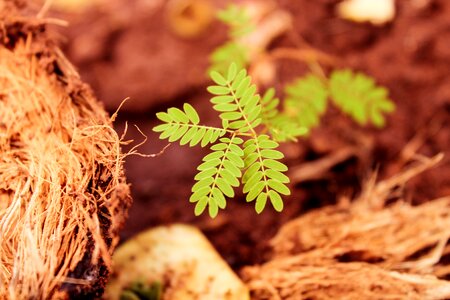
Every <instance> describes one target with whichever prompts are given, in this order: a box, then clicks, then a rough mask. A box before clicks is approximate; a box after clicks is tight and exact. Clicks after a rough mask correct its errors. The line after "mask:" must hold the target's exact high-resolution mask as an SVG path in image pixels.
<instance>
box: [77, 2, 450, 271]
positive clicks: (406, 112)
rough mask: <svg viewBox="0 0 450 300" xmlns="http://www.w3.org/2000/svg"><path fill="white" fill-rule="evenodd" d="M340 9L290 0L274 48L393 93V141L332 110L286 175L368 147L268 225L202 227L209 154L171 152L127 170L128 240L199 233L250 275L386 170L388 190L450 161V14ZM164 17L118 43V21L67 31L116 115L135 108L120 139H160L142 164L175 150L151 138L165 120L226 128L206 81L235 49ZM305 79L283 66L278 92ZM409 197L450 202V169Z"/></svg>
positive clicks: (142, 19)
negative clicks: (416, 157) (190, 115)
mask: <svg viewBox="0 0 450 300" xmlns="http://www.w3.org/2000/svg"><path fill="white" fill-rule="evenodd" d="M217 2H220V1H217ZM337 2H338V1H331V0H330V1H327V0H322V1H309V0H298V1H288V0H280V1H279V3H280V5H281V6H282V7H285V8H287V9H288V10H289V11H290V12H292V14H293V16H294V17H295V21H294V25H295V26H294V28H295V32H296V35H294V37H293V35H289V36H284V37H281V38H279V39H278V40H276V41H274V43H273V45H271V48H276V47H278V46H294V45H295V42H296V41H298V40H299V39H298V38H299V37H301V38H302V39H303V42H306V43H307V44H309V45H310V46H312V47H314V48H317V49H319V50H322V51H324V52H326V53H329V54H331V55H334V56H336V57H337V58H338V59H339V65H340V66H342V67H352V68H355V69H358V70H362V71H364V72H366V73H368V74H370V75H372V76H374V77H375V78H376V80H377V81H378V82H379V83H381V84H383V85H385V86H387V87H388V88H389V90H390V92H391V97H392V99H393V100H394V101H395V103H396V104H397V111H396V112H395V113H394V114H393V115H392V116H390V117H389V119H388V126H387V127H386V128H384V129H383V130H375V129H373V128H359V127H357V126H356V125H355V124H353V123H352V122H350V121H349V120H347V119H345V118H344V117H342V116H341V115H339V113H338V112H336V111H333V110H331V111H329V113H328V114H327V116H326V118H325V120H324V122H323V126H322V127H321V128H320V129H318V130H315V131H314V132H313V133H312V136H311V138H310V139H308V140H304V141H301V142H300V143H299V144H296V145H287V146H286V148H285V150H286V153H287V163H288V164H289V165H290V166H291V167H294V166H298V165H300V164H302V163H305V162H309V161H313V160H315V159H318V158H321V157H324V156H326V155H327V154H330V153H333V152H334V151H335V150H337V149H341V148H343V147H345V146H352V147H355V146H358V148H363V149H364V151H358V154H357V155H356V156H352V157H349V158H348V159H346V160H345V161H343V162H342V163H339V164H338V165H336V166H335V167H333V168H332V169H331V171H330V172H326V173H325V174H324V176H321V178H320V179H318V180H309V181H304V182H300V183H298V184H296V185H295V186H292V188H293V190H294V193H293V195H292V196H291V197H289V198H287V199H286V201H285V210H284V211H283V212H282V213H276V212H274V211H272V210H271V209H266V211H265V212H263V213H262V214H261V215H257V214H256V213H255V212H254V208H253V207H252V205H248V204H247V203H245V201H244V199H243V198H242V197H236V199H234V200H230V201H229V204H228V207H227V209H226V210H225V211H221V212H220V213H219V216H218V217H217V218H216V219H214V220H211V219H209V218H208V217H205V216H202V217H199V218H197V217H194V214H193V206H192V205H191V204H189V202H188V198H189V195H190V188H191V185H192V184H193V176H194V174H195V166H196V165H197V164H198V163H199V162H200V160H201V157H202V155H203V152H202V151H198V150H194V149H188V148H181V147H179V146H177V145H172V146H171V147H169V148H168V149H167V150H166V151H165V153H164V154H163V155H161V156H159V157H157V158H153V159H143V158H141V157H130V158H128V160H127V164H126V169H127V176H128V179H129V181H130V182H131V183H132V191H133V196H134V205H133V206H132V208H131V210H130V218H129V220H128V223H127V225H126V228H125V230H124V231H123V238H125V239H126V238H128V237H130V236H131V235H133V234H135V233H137V232H138V231H141V230H143V229H145V228H147V227H149V226H154V225H159V224H167V223H173V222H187V223H191V224H195V225H197V226H199V227H200V228H201V229H202V230H203V231H204V232H205V234H206V235H207V236H208V238H210V240H211V241H212V243H213V244H214V245H215V246H216V247H217V249H218V250H219V251H220V253H221V254H222V255H223V256H224V257H225V259H226V260H227V261H228V262H229V263H230V264H231V265H232V266H233V267H234V268H239V267H241V266H242V265H245V264H253V263H257V262H261V261H262V260H263V259H264V256H265V254H266V253H267V251H265V250H267V242H268V240H269V238H271V237H272V236H274V234H275V232H276V231H277V229H278V228H280V226H281V225H282V224H284V223H285V222H287V221H288V220H290V219H292V218H294V217H296V216H298V215H299V214H302V213H304V212H305V211H307V210H309V209H311V208H314V207H319V206H324V205H327V204H332V203H335V202H336V200H337V198H338V197H339V196H341V195H349V196H353V195H355V194H356V193H358V191H359V189H360V183H361V181H362V180H363V179H364V178H366V177H367V176H368V174H369V173H370V172H371V171H372V170H374V169H376V168H378V170H379V176H380V177H381V178H385V177H387V176H390V175H392V174H395V173H396V172H398V171H399V170H400V169H401V168H402V167H403V166H404V164H405V163H406V162H407V161H408V159H409V158H410V157H411V153H412V152H416V151H417V152H419V153H421V154H425V155H428V156H431V155H433V154H436V153H438V152H444V153H446V154H449V153H450V152H449V149H450V126H449V125H450V124H449V120H450V118H449V117H450V76H448V73H449V71H448V70H449V68H448V64H449V62H450V50H449V49H450V18H449V15H450V2H448V1H445V0H434V1H432V0H431V1H398V2H397V8H398V10H397V15H396V17H395V20H394V21H393V22H392V23H390V24H387V25H385V26H382V27H374V26H372V25H370V24H356V23H351V22H347V21H343V20H341V19H339V18H337V17H336V15H335V13H334V7H335V5H336V3H337ZM114 3H116V5H122V6H123V7H124V9H123V11H128V13H130V10H133V9H132V8H130V7H132V6H130V5H129V2H128V1H122V2H120V1H115V2H114ZM118 3H119V4H118ZM120 3H121V4H120ZM165 9H166V7H165V6H163V7H162V8H161V9H160V11H157V12H152V13H144V12H143V10H139V9H135V10H134V11H132V12H131V14H132V15H133V18H129V19H126V21H123V22H122V23H120V24H119V25H117V26H116V27H114V28H116V29H114V30H112V31H111V30H110V28H109V27H111V26H112V25H111V22H112V21H111V20H112V19H114V18H111V16H110V12H108V11H106V12H105V11H100V12H99V11H97V12H91V13H90V18H89V17H86V16H84V18H82V21H80V19H75V20H73V24H74V25H73V27H72V28H69V31H68V35H69V37H70V38H69V41H71V42H70V43H68V53H69V55H71V56H72V59H74V60H75V61H76V63H77V64H78V66H79V68H80V71H81V73H82V75H83V76H84V78H86V79H87V80H88V81H89V82H90V83H91V84H92V85H93V87H94V89H95V90H96V92H97V93H98V94H99V96H100V98H101V99H103V100H104V101H106V102H109V105H108V107H110V108H111V110H112V111H114V110H115V107H117V105H118V103H120V101H121V100H122V99H123V98H125V97H128V96H131V98H132V100H131V101H130V103H129V104H126V105H125V106H124V108H123V111H122V113H121V114H120V120H119V121H118V122H117V123H116V125H117V129H118V130H119V132H120V131H121V130H123V128H124V124H125V122H129V123H131V124H137V125H138V126H139V127H140V129H141V130H142V131H143V132H144V133H145V134H148V135H149V142H147V143H146V144H145V145H144V146H142V147H141V148H140V151H141V152H143V153H156V152H159V151H160V150H161V149H162V148H163V147H164V146H165V143H164V142H161V141H159V140H158V139H157V136H156V135H154V134H152V133H151V128H152V126H154V125H155V124H156V121H155V117H154V115H155V114H154V113H155V112H156V111H160V110H163V109H165V108H166V107H167V106H169V105H170V106H173V105H181V104H182V103H183V102H185V101H190V103H192V104H193V105H194V106H195V107H198V108H199V110H200V112H201V116H202V117H203V119H204V120H205V121H206V122H208V121H212V122H214V120H215V119H216V115H215V114H212V113H211V111H210V108H209V103H208V102H207V94H206V93H205V90H204V85H205V83H206V81H205V78H204V76H203V74H204V70H205V67H206V65H207V54H208V53H209V52H210V51H211V49H212V48H214V46H215V45H217V44H219V43H220V42H221V41H222V40H223V38H224V34H223V33H224V31H223V27H222V26H220V25H218V24H216V23H213V24H212V25H211V26H210V28H209V29H208V30H207V31H206V33H205V34H204V35H200V36H198V37H197V38H195V39H181V38H179V37H177V36H176V35H175V34H173V33H172V32H171V31H170V30H169V29H167V28H166V27H167V24H166V21H165V19H164V10H165ZM161 10H162V11H161ZM119 11H120V10H119ZM116 14H118V13H117V9H116ZM119 14H121V13H119ZM119 19H120V20H124V18H119ZM100 24H103V25H100ZM105 24H106V25H105ZM108 24H109V25H108ZM115 24H117V22H116V23H115ZM94 41H96V44H95V47H94V49H93V50H92V51H87V52H86V51H85V54H80V51H81V50H80V49H83V47H87V46H92V45H93V44H92V43H94ZM92 47H93V46H92ZM86 53H87V54H86ZM304 69H305V67H304V66H303V65H301V64H300V63H298V64H297V63H292V62H291V61H281V63H280V64H279V66H278V72H279V73H278V74H279V76H278V78H277V83H276V84H277V85H279V84H280V83H282V82H286V81H287V80H290V79H291V78H292V77H293V76H295V75H300V74H301V72H302V71H303V70H304ZM132 131H133V130H131V131H130V135H131V136H133V138H136V139H137V140H139V139H140V138H141V137H140V135H139V133H138V132H137V131H136V130H134V132H132ZM361 145H363V146H364V147H361ZM403 192H404V193H405V199H407V200H409V201H411V202H413V203H420V202H424V201H427V200H429V199H434V198H437V197H440V196H444V195H448V194H449V193H450V165H449V160H448V158H445V159H444V161H443V162H442V163H441V165H440V166H439V167H437V168H435V169H433V170H431V171H427V172H426V173H424V174H423V175H422V176H420V178H419V179H414V180H412V181H411V182H410V183H409V184H408V185H406V186H405V187H404V189H403Z"/></svg>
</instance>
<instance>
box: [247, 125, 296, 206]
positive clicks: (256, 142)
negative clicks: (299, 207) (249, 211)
mask: <svg viewBox="0 0 450 300" xmlns="http://www.w3.org/2000/svg"><path fill="white" fill-rule="evenodd" d="M278 146H279V145H278V143H277V142H275V141H273V140H271V139H270V137H269V136H267V135H264V134H262V135H259V136H257V137H253V138H251V139H249V140H248V141H246V142H245V144H244V157H245V159H244V162H245V168H246V171H245V173H244V176H243V177H242V183H243V184H244V193H246V194H247V196H246V199H247V202H250V201H253V200H255V199H256V205H255V209H256V212H257V213H260V212H262V211H263V209H264V207H265V206H266V202H267V198H269V199H270V201H271V202H272V205H273V207H274V208H275V210H276V211H281V210H283V201H282V200H281V197H280V194H283V195H290V190H289V188H288V187H287V186H286V183H289V178H288V177H287V176H286V175H284V174H283V172H286V171H287V167H286V165H284V164H283V163H281V162H279V159H282V158H283V157H284V155H283V153H281V152H280V151H278V150H276V148H278Z"/></svg>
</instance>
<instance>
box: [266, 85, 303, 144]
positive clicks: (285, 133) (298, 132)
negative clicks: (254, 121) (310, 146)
mask: <svg viewBox="0 0 450 300" xmlns="http://www.w3.org/2000/svg"><path fill="white" fill-rule="evenodd" d="M274 96H275V89H273V88H270V89H268V90H267V91H266V93H265V94H264V96H263V97H262V99H261V105H262V112H261V117H262V123H263V124H264V125H265V126H266V128H267V130H268V131H269V133H270V134H271V136H272V138H273V139H274V140H275V141H278V142H286V141H296V140H297V137H299V136H302V135H305V134H306V133H307V132H308V129H307V128H306V127H304V126H302V125H301V124H300V123H299V122H297V121H296V120H295V118H293V117H291V116H289V115H287V114H283V113H281V112H280V111H279V109H278V107H279V104H280V100H279V99H278V98H275V97H274Z"/></svg>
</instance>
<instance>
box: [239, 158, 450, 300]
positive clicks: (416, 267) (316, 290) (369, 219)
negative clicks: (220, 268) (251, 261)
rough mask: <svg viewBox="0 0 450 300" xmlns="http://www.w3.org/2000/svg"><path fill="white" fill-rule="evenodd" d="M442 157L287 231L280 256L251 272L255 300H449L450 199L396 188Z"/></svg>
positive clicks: (277, 241)
mask: <svg viewBox="0 0 450 300" xmlns="http://www.w3.org/2000/svg"><path fill="white" fill-rule="evenodd" d="M441 159H442V155H437V156H435V157H433V158H432V159H422V160H421V161H420V162H419V163H418V164H416V165H413V166H412V167H410V168H409V169H408V170H406V171H404V172H403V173H401V174H398V175H397V176H394V177H393V178H390V179H387V180H384V181H381V182H378V183H375V180H374V178H372V179H371V180H370V181H369V182H368V183H367V184H366V186H365V187H364V189H363V192H362V193H361V196H360V197H358V198H357V199H356V200H355V201H353V202H351V203H350V202H344V203H341V204H339V205H335V206H330V207H324V208H321V209H318V210H316V211H312V212H310V213H307V214H305V215H304V216H302V217H300V218H298V219H296V220H293V221H291V222H289V223H287V224H286V225H284V226H283V227H282V228H281V230H280V231H279V232H278V234H277V235H276V236H275V237H274V238H273V239H272V241H271V245H272V248H273V258H272V260H271V261H269V262H268V263H266V264H264V265H262V266H255V267H249V268H246V269H244V271H243V275H244V277H245V280H246V281H247V283H248V286H249V287H250V289H251V290H252V291H253V293H254V295H255V299H305V298H306V299H446V298H448V297H450V283H449V282H447V281H445V280H439V279H438V278H441V279H448V278H450V276H449V274H450V268H448V266H447V265H446V260H448V257H449V256H450V246H448V245H447V243H448V240H449V237H450V197H446V198H441V199H436V200H433V201H430V202H427V203H425V204H422V205H420V206H412V205H411V204H409V203H407V202H405V201H403V200H401V199H400V200H398V201H396V202H394V203H393V204H390V205H387V203H388V200H392V197H393V196H394V195H395V193H394V191H395V188H397V187H399V186H402V185H404V184H405V183H406V181H407V180H408V179H410V178H411V177H413V176H415V175H417V174H418V173H420V172H422V171H424V170H426V169H428V168H430V167H432V166H434V165H436V164H437V163H438V162H439V161H440V160H441Z"/></svg>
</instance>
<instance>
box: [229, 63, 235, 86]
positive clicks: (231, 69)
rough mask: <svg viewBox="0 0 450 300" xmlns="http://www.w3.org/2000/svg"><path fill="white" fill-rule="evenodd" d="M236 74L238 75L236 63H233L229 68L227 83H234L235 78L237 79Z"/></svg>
mask: <svg viewBox="0 0 450 300" xmlns="http://www.w3.org/2000/svg"><path fill="white" fill-rule="evenodd" d="M236 73H237V66H236V63H231V64H230V66H229V67H228V72H227V81H228V82H231V81H233V80H234V78H235V77H236Z"/></svg>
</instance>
